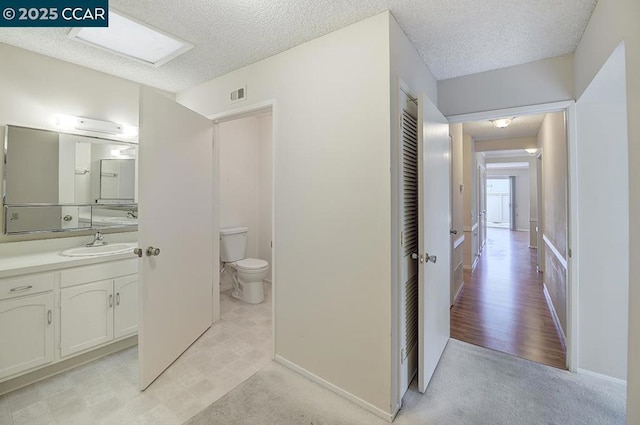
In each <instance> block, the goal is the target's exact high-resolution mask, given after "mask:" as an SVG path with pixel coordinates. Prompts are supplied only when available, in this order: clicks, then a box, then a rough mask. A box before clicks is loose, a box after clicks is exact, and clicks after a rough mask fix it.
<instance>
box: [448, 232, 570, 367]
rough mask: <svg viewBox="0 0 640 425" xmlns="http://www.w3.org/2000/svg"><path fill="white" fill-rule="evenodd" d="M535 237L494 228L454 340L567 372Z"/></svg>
mask: <svg viewBox="0 0 640 425" xmlns="http://www.w3.org/2000/svg"><path fill="white" fill-rule="evenodd" d="M528 243H529V233H528V232H513V231H511V230H508V229H498V228H488V229H487V244H486V246H485V248H484V250H483V252H482V255H481V256H480V260H479V262H478V266H477V267H476V269H475V270H474V271H473V272H469V271H467V270H465V274H464V289H463V291H462V293H461V295H460V297H459V298H458V300H457V302H456V304H455V305H454V306H453V307H452V308H451V337H452V338H455V339H458V340H460V341H465V342H468V343H470V344H475V345H479V346H482V347H487V348H491V349H493V350H498V351H502V352H505V353H509V354H513V355H515V356H518V357H523V358H526V359H529V360H533V361H535V362H539V363H544V364H546V365H549V366H554V367H557V368H561V369H566V366H565V365H566V360H565V359H566V350H565V347H564V346H563V344H562V342H561V339H560V337H559V336H558V331H557V330H556V326H555V323H554V321H553V318H552V316H551V312H550V311H549V307H548V305H547V301H546V299H545V296H544V292H543V289H542V274H539V273H538V272H537V270H536V255H537V254H536V250H535V249H529V247H528Z"/></svg>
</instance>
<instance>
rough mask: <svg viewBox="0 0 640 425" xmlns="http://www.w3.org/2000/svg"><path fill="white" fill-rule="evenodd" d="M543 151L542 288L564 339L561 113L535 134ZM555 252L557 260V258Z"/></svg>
mask: <svg viewBox="0 0 640 425" xmlns="http://www.w3.org/2000/svg"><path fill="white" fill-rule="evenodd" d="M538 146H539V147H540V149H542V205H543V206H542V209H541V213H542V223H541V224H540V226H541V227H540V228H541V229H542V235H543V238H544V239H546V241H548V242H546V241H545V247H544V253H543V254H542V255H543V257H542V259H541V261H542V264H543V267H544V268H543V270H544V284H545V285H546V287H547V290H548V291H549V295H550V297H551V301H552V302H553V306H554V308H555V311H556V314H557V316H558V319H559V320H560V324H561V326H562V330H563V331H564V333H565V335H566V334H567V307H566V303H567V269H566V266H565V264H567V260H568V255H567V246H568V245H567V225H568V222H567V211H568V203H567V202H568V198H567V164H568V163H567V131H566V127H565V119H564V112H554V113H549V114H547V115H546V116H545V118H544V121H543V122H542V126H540V130H539V131H538ZM555 252H557V253H558V254H559V255H560V258H557V255H558V254H556V253H555Z"/></svg>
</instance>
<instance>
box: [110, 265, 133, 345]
mask: <svg viewBox="0 0 640 425" xmlns="http://www.w3.org/2000/svg"><path fill="white" fill-rule="evenodd" d="M113 294H114V295H113V298H114V302H115V307H114V308H115V311H114V314H113V337H114V338H121V337H124V336H127V335H133V334H135V333H136V332H137V331H138V304H139V303H138V300H139V297H138V275H137V274H134V275H131V276H125V277H119V278H117V279H115V280H114V281H113Z"/></svg>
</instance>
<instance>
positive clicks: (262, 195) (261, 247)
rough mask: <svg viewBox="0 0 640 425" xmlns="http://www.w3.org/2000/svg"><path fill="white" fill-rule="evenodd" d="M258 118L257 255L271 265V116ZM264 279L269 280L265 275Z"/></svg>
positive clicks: (266, 115)
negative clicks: (258, 212)
mask: <svg viewBox="0 0 640 425" xmlns="http://www.w3.org/2000/svg"><path fill="white" fill-rule="evenodd" d="M257 120H258V169H259V172H258V173H259V181H258V211H260V214H259V217H258V254H257V255H258V257H257V258H260V259H262V260H265V261H267V262H268V263H269V265H271V239H272V235H271V227H272V225H273V223H272V220H271V218H272V214H271V208H272V206H273V203H272V198H273V193H272V189H273V117H272V115H271V114H263V115H261V116H259V117H258V118H257ZM266 280H271V277H270V276H267V278H266Z"/></svg>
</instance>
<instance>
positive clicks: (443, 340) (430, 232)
mask: <svg viewBox="0 0 640 425" xmlns="http://www.w3.org/2000/svg"><path fill="white" fill-rule="evenodd" d="M449 143H450V140H449V122H448V121H447V119H446V118H445V117H444V116H443V115H442V114H441V113H440V111H438V108H437V107H436V106H435V105H434V104H433V103H431V101H430V100H429V99H427V97H426V96H425V95H424V94H421V95H420V98H419V101H418V158H419V159H420V160H419V161H418V176H419V177H418V184H419V186H420V187H419V190H418V212H419V213H418V229H419V230H418V249H419V261H418V326H419V330H418V338H419V339H418V389H419V390H420V392H425V391H426V389H427V385H429V381H430V380H431V377H432V376H433V372H434V371H435V369H436V366H437V365H438V362H439V361H440V357H441V356H442V352H443V351H444V348H445V346H446V345H447V341H448V340H449V282H450V280H451V278H450V275H451V253H450V247H449V229H451V227H450V226H451V205H450V203H449V192H450V190H451V189H450V176H451V175H450V172H449V167H450V161H449V154H450V150H449Z"/></svg>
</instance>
